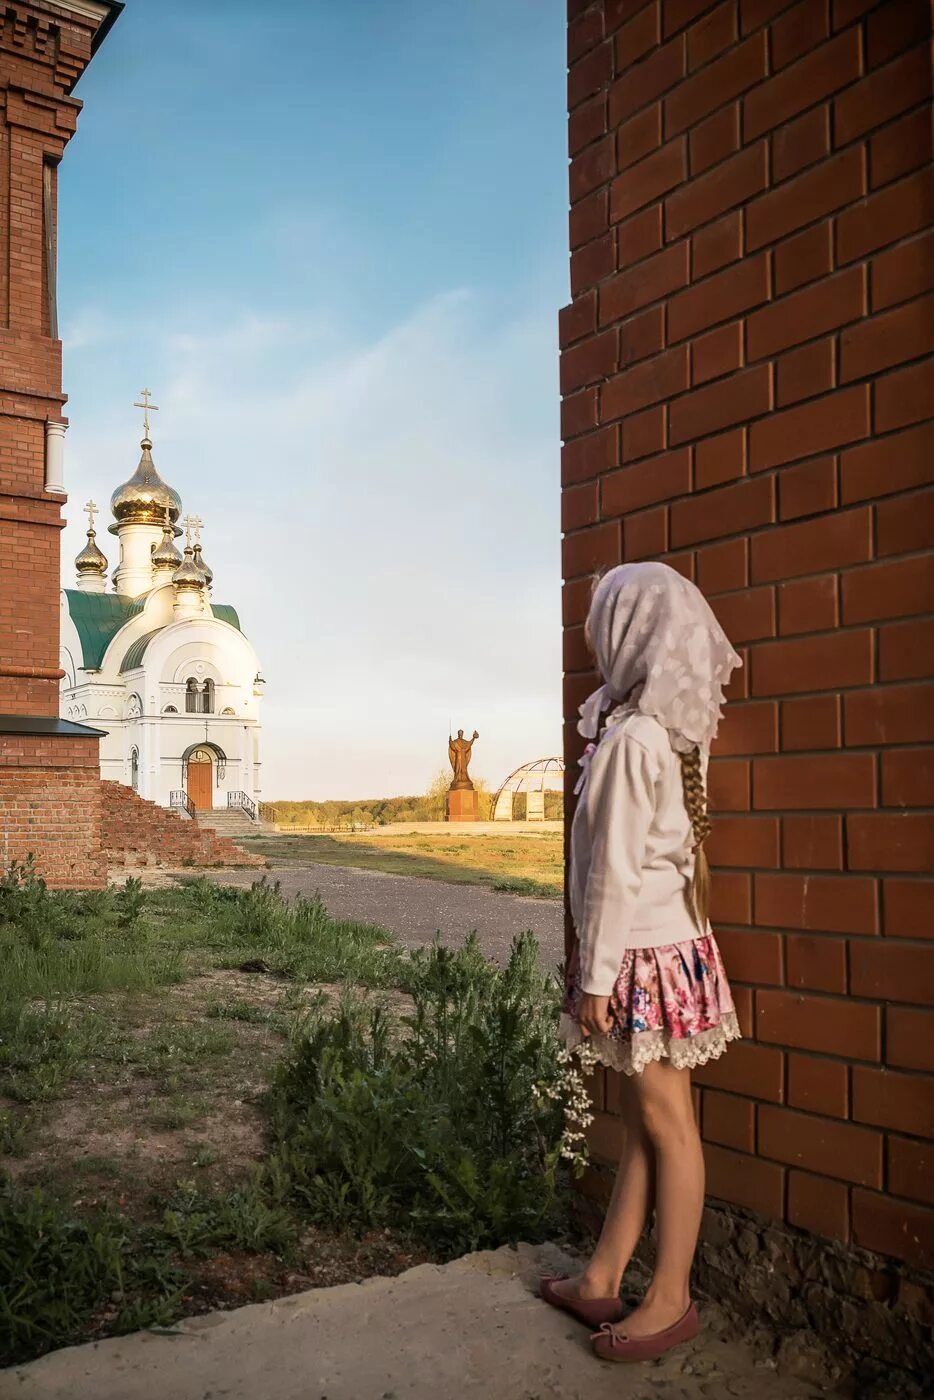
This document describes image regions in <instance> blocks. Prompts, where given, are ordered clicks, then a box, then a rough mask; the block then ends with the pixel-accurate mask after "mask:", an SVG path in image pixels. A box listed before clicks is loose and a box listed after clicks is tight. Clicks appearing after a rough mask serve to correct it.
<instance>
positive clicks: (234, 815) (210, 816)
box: [198, 807, 260, 836]
mask: <svg viewBox="0 0 934 1400" xmlns="http://www.w3.org/2000/svg"><path fill="white" fill-rule="evenodd" d="M198 825H199V826H201V827H206V828H210V829H211V830H212V831H216V832H217V833H218V835H223V836H255V835H256V833H257V831H259V829H260V827H259V823H258V822H252V821H250V818H249V817H248V816H247V814H246V812H243V811H240V810H239V809H237V808H233V809H231V808H228V807H222V808H217V809H216V810H215V811H213V812H199V813H198Z"/></svg>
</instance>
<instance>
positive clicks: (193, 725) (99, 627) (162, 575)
mask: <svg viewBox="0 0 934 1400" xmlns="http://www.w3.org/2000/svg"><path fill="white" fill-rule="evenodd" d="M142 397H143V400H144V402H143V403H142V404H139V405H137V406H138V407H140V408H143V409H144V413H145V417H144V429H143V440H142V443H141V447H142V455H141V457H140V460H139V466H138V467H137V468H136V471H135V472H134V473H133V475H132V476H131V477H130V479H129V481H127V482H125V483H124V484H123V485H122V486H118V487H117V489H116V491H115V492H114V493H113V496H112V497H111V499H110V509H111V512H112V514H113V516H114V521H113V524H112V525H110V527H109V529H110V533H111V534H113V535H116V537H117V541H118V545H119V550H120V558H119V561H118V563H117V566H116V568H115V570H114V574H113V583H114V589H113V592H109V591H108V589H107V570H108V562H107V559H106V558H105V556H104V554H103V553H102V552H101V550H100V548H99V547H98V544H97V534H96V531H95V529H94V517H95V515H96V514H97V507H96V506H95V505H94V503H93V502H91V501H89V502H88V504H87V506H86V507H85V509H86V510H87V512H88V532H87V544H86V545H85V547H84V548H83V549H82V551H81V553H80V554H79V555H78V556H77V558H76V559H75V569H76V571H77V580H76V584H75V587H74V588H65V589H63V590H62V617H61V638H62V655H61V666H62V669H63V671H64V672H65V677H64V679H63V681H62V696H61V713H62V716H63V718H65V719H72V720H80V721H81V722H82V723H86V724H89V725H92V726H93V727H94V728H96V729H100V730H103V731H105V737H104V738H103V739H102V740H101V777H102V778H108V779H111V780H113V781H116V782H119V783H125V784H127V786H129V787H132V788H134V789H135V791H136V792H138V793H139V794H140V796H141V797H145V798H148V799H149V800H150V801H153V802H157V803H159V804H160V805H161V806H164V807H181V808H185V809H186V810H188V811H189V812H191V811H192V809H197V810H198V811H201V812H204V811H206V810H212V809H213V810H217V809H221V808H223V809H227V808H242V809H243V810H244V811H245V812H246V813H247V814H248V815H249V816H251V817H253V818H254V819H255V816H256V808H257V804H258V803H259V800H260V794H261V789H262V761H261V752H260V703H261V700H262V694H263V679H262V676H261V675H260V668H259V662H258V660H257V657H256V653H255V651H254V650H253V647H252V646H251V644H250V642H249V641H248V640H247V638H246V637H245V636H244V635H243V632H242V631H241V629H240V620H239V618H238V616H237V613H236V610H235V609H234V608H233V607H231V606H230V604H228V603H216V602H215V601H214V597H213V584H214V576H213V573H212V571H211V569H210V568H209V566H208V564H207V561H206V560H205V558H204V556H203V554H202V552H201V535H200V532H201V527H202V524H203V522H202V521H201V520H200V518H198V517H196V516H186V517H185V518H184V519H183V520H182V521H181V524H179V517H180V516H181V511H182V503H181V499H180V498H179V495H178V493H177V492H176V491H174V490H173V489H172V487H171V486H168V485H166V483H165V482H164V481H163V480H162V478H161V477H160V475H159V473H158V472H157V471H156V468H155V465H154V463H153V459H152V441H151V439H150V435H149V410H150V408H155V407H156V405H155V404H150V402H149V391H148V390H144V391H143V395H142ZM182 526H184V532H185V546H184V553H183V554H182V553H180V552H179V550H178V547H177V546H176V544H175V540H176V538H178V537H179V536H181V535H182V533H183V531H182Z"/></svg>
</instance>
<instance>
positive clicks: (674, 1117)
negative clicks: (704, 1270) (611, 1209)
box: [620, 1060, 704, 1337]
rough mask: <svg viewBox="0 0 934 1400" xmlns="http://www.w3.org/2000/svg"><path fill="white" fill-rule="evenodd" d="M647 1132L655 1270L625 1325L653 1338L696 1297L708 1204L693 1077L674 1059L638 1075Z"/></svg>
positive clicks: (635, 1333)
mask: <svg viewBox="0 0 934 1400" xmlns="http://www.w3.org/2000/svg"><path fill="white" fill-rule="evenodd" d="M633 1085H634V1088H635V1092H636V1094H637V1095H638V1101H639V1104H640V1107H641V1117H642V1124H643V1128H644V1131H645V1135H646V1137H647V1139H648V1141H649V1143H650V1144H651V1146H652V1148H653V1149H654V1153H655V1172H656V1176H655V1182H656V1185H655V1223H656V1259H655V1273H654V1275H653V1277H652V1281H651V1283H650V1284H649V1286H648V1289H647V1290H646V1294H645V1297H644V1298H643V1300H642V1302H641V1303H640V1304H639V1306H638V1308H636V1310H635V1311H634V1312H632V1313H631V1314H630V1315H629V1316H628V1317H627V1318H626V1321H625V1324H623V1325H622V1326H621V1328H620V1330H621V1331H625V1333H626V1335H627V1336H629V1337H647V1336H651V1335H652V1334H653V1333H655V1332H661V1331H663V1330H664V1329H665V1328H666V1327H670V1326H671V1325H672V1324H673V1323H675V1322H677V1321H678V1319H679V1318H680V1317H681V1316H682V1315H683V1313H684V1312H685V1310H686V1308H687V1306H688V1304H689V1302H690V1297H691V1295H690V1283H691V1264H692V1263H693V1260H694V1251H695V1249H696V1248H697V1236H698V1233H699V1231H700V1222H701V1213H702V1211H703V1208H704V1156H703V1152H702V1150H701V1141H700V1134H699V1132H698V1130H697V1122H696V1120H695V1117H694V1105H693V1102H692V1099H691V1076H690V1071H689V1070H686V1069H675V1068H674V1067H673V1066H672V1064H671V1063H670V1062H669V1061H668V1060H660V1061H658V1062H657V1063H655V1064H650V1065H646V1067H645V1069H644V1070H643V1072H642V1074H639V1075H636V1076H634V1080H633Z"/></svg>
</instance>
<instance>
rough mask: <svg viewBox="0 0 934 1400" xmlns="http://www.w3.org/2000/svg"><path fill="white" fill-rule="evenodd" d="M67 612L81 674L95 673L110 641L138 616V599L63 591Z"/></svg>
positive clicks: (106, 594)
mask: <svg viewBox="0 0 934 1400" xmlns="http://www.w3.org/2000/svg"><path fill="white" fill-rule="evenodd" d="M65 597H66V598H67V599H68V611H69V612H70V613H71V620H72V622H73V623H74V624H75V626H76V627H77V629H78V636H79V638H80V639H81V652H82V660H81V664H82V666H83V668H84V670H85V671H99V670H100V665H101V662H102V661H103V659H104V652H105V651H106V650H107V648H108V646H109V645H110V643H111V642H112V641H113V639H114V637H115V636H116V635H117V633H118V632H119V631H120V628H121V627H123V626H124V624H125V623H127V622H129V620H130V618H131V617H135V616H136V615H137V613H140V612H142V610H143V602H144V601H145V600H144V599H142V598H125V597H124V596H123V594H122V593H82V592H80V591H79V590H78V589H77V588H66V589H65Z"/></svg>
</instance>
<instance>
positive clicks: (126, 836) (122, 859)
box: [101, 780, 266, 868]
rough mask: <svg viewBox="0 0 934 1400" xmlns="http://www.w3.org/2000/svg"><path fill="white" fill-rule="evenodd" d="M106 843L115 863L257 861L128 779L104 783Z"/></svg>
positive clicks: (111, 862) (260, 859)
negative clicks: (160, 803) (148, 795)
mask: <svg viewBox="0 0 934 1400" xmlns="http://www.w3.org/2000/svg"><path fill="white" fill-rule="evenodd" d="M101 798H102V815H103V837H104V840H103V844H104V851H105V856H106V859H107V862H108V864H109V865H111V866H124V867H126V868H131V867H133V866H141V865H186V866H187V865H191V866H208V865H255V866H265V864H266V862H265V860H264V858H263V857H262V856H258V855H254V854H252V853H251V852H249V851H244V850H241V848H240V847H239V846H237V845H235V844H234V842H233V841H231V840H229V839H228V838H227V837H226V836H225V835H219V834H218V833H216V832H215V831H213V830H211V829H210V828H207V827H202V826H200V825H199V823H198V822H197V821H196V820H195V821H191V820H182V818H181V816H180V815H179V813H178V812H174V811H171V810H170V809H168V808H165V807H157V806H156V804H155V803H154V802H147V801H146V800H145V799H144V798H142V797H140V796H138V794H137V793H135V792H134V791H133V789H132V788H129V787H126V786H124V784H123V783H114V782H108V781H106V780H105V781H103V782H102V783H101Z"/></svg>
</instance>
